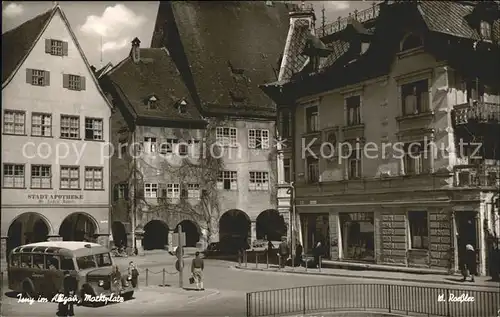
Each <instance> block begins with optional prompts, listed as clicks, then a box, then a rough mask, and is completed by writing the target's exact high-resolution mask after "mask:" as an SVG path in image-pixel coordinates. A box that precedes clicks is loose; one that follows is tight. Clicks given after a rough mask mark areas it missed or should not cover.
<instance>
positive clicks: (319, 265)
mask: <svg viewBox="0 0 500 317" xmlns="http://www.w3.org/2000/svg"><path fill="white" fill-rule="evenodd" d="M318 268H319V271H320V272H321V256H320V257H319V263H318Z"/></svg>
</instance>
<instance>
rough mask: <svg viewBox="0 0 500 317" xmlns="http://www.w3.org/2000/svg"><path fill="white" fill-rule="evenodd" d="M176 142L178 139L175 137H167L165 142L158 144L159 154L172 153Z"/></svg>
mask: <svg viewBox="0 0 500 317" xmlns="http://www.w3.org/2000/svg"><path fill="white" fill-rule="evenodd" d="M178 143H179V140H177V139H175V138H167V139H166V140H165V142H163V143H162V144H160V153H161V154H167V153H174V151H175V150H176V147H177V144H178Z"/></svg>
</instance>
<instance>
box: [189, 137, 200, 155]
mask: <svg viewBox="0 0 500 317" xmlns="http://www.w3.org/2000/svg"><path fill="white" fill-rule="evenodd" d="M189 143H190V145H191V146H190V151H191V157H199V156H200V155H201V143H200V140H191V141H190V142H189Z"/></svg>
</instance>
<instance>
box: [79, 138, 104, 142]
mask: <svg viewBox="0 0 500 317" xmlns="http://www.w3.org/2000/svg"><path fill="white" fill-rule="evenodd" d="M83 140H84V141H91V142H106V140H94V139H83Z"/></svg>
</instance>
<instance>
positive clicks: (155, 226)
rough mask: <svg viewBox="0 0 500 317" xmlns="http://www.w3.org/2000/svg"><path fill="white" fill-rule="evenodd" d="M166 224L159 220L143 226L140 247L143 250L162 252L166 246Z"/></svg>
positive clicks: (167, 230)
mask: <svg viewBox="0 0 500 317" xmlns="http://www.w3.org/2000/svg"><path fill="white" fill-rule="evenodd" d="M168 232H169V228H168V226H167V224H166V223H165V222H163V221H161V220H151V221H150V222H148V223H147V224H146V225H145V226H144V237H143V239H142V247H143V248H144V250H157V249H161V250H164V249H166V248H167V246H168Z"/></svg>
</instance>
